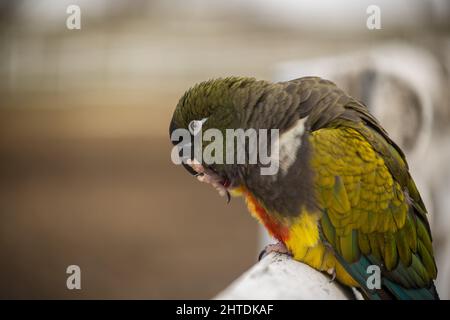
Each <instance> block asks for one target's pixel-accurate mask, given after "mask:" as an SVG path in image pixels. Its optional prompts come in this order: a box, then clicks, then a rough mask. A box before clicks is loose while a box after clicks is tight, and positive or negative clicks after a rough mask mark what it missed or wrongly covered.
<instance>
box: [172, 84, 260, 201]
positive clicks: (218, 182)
mask: <svg viewBox="0 0 450 320" xmlns="http://www.w3.org/2000/svg"><path fill="white" fill-rule="evenodd" d="M255 82H257V80H255V79H254V78H242V77H229V78H221V79H214V80H209V81H205V82H202V83H199V84H197V85H195V86H194V87H192V88H191V89H189V90H188V91H186V92H185V94H184V95H183V96H182V97H181V99H180V100H179V102H178V104H177V106H176V109H175V111H174V113H173V117H172V121H171V123H170V127H169V134H170V138H171V141H172V143H173V144H174V145H176V146H177V147H178V151H179V153H180V155H181V151H184V155H183V156H184V157H185V158H184V159H183V158H182V160H183V162H182V164H183V166H184V167H185V168H186V169H187V170H188V171H189V172H190V173H191V174H193V175H195V176H196V177H197V178H198V179H199V180H200V181H203V182H208V183H211V184H212V185H213V186H214V187H215V188H216V189H217V190H218V191H219V193H221V194H222V195H227V196H228V198H229V193H228V189H229V188H233V187H236V186H238V185H240V181H239V174H238V172H237V171H238V170H237V166H236V165H234V164H225V161H223V162H222V163H206V162H205V161H202V160H204V159H202V160H199V159H198V158H199V157H197V156H196V155H198V154H199V153H196V152H195V150H194V148H195V143H196V142H198V140H197V139H196V137H198V136H203V134H204V133H205V132H206V131H207V130H208V129H214V130H215V131H216V132H220V133H221V134H222V137H223V139H224V140H225V137H226V133H225V132H226V130H227V129H237V128H240V127H241V118H242V111H243V109H244V108H245V101H244V99H245V93H246V92H247V94H248V91H249V90H250V88H251V87H252V84H253V83H255ZM178 129H183V130H178ZM177 132H178V133H179V132H181V133H183V132H184V135H180V134H177ZM207 140H208V139H205V136H203V139H202V145H201V146H200V147H198V146H197V148H198V149H199V150H197V151H200V153H202V154H203V151H204V150H205V148H207V146H208V145H209V143H211V142H212V141H214V138H212V139H209V141H207ZM223 146H225V141H223ZM186 151H189V152H188V159H186ZM226 152H227V150H226V148H223V158H225V157H226ZM229 152H230V151H229ZM233 152H234V151H233ZM195 160H197V161H195Z"/></svg>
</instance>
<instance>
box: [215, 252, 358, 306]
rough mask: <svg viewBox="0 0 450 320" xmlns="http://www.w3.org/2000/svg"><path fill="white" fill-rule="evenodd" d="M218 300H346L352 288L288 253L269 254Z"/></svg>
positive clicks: (351, 297) (224, 291) (220, 295)
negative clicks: (348, 288) (342, 284)
mask: <svg viewBox="0 0 450 320" xmlns="http://www.w3.org/2000/svg"><path fill="white" fill-rule="evenodd" d="M215 299H218V300H231V299H233V300H236V299H243V300H251V299H258V300H265V299H275V300H283V299H284V300H288V299H293V300H349V299H354V295H353V293H352V291H351V290H347V289H345V288H343V287H342V286H341V285H340V284H338V283H337V282H336V281H331V279H330V277H329V276H328V275H326V274H323V273H321V272H319V271H316V270H314V269H312V268H311V267H309V266H307V265H306V264H303V263H300V262H297V261H295V260H293V259H292V258H291V257H289V256H288V255H284V254H276V253H270V254H269V255H267V256H266V257H264V258H263V259H262V260H261V261H259V262H258V263H257V264H255V265H254V266H253V267H251V268H250V269H249V270H248V271H247V272H245V273H244V274H242V275H241V276H240V277H239V278H238V279H236V280H235V281H234V282H233V283H231V285H230V286H229V287H228V288H226V289H225V290H223V291H222V292H221V293H219V294H218V295H217V296H216V297H215Z"/></svg>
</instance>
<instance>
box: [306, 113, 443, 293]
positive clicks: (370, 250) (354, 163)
mask: <svg viewBox="0 0 450 320" xmlns="http://www.w3.org/2000/svg"><path fill="white" fill-rule="evenodd" d="M363 109H364V108H363ZM363 111H364V110H363ZM369 116H370V115H369ZM370 117H371V116H370ZM375 121H376V120H375ZM365 124H367V123H365ZM365 124H364V123H362V122H361V121H359V122H354V121H346V120H345V119H342V118H341V120H340V124H339V125H333V126H332V127H330V128H323V129H319V130H316V131H313V132H312V133H311V141H312V145H313V149H314V156H313V158H312V161H311V164H312V166H313V167H314V171H315V172H316V173H317V179H316V181H317V184H316V187H317V194H318V195H319V196H318V198H319V199H318V200H319V204H320V206H321V208H322V209H323V215H322V218H321V221H320V228H321V237H322V240H323V241H325V242H326V243H328V244H329V245H330V246H331V247H332V248H333V250H334V252H335V256H336V257H337V259H338V261H339V262H340V263H341V264H342V265H343V267H344V268H345V269H346V270H347V272H348V273H349V274H350V275H351V276H352V277H353V278H354V279H355V280H356V281H357V282H358V283H359V284H360V285H361V288H362V289H363V291H364V292H365V294H366V295H368V296H370V297H372V298H380V295H381V294H383V293H386V292H388V293H389V294H390V295H392V296H395V297H397V298H400V299H408V298H409V299H411V298H417V299H427V298H428V299H433V298H437V293H436V290H435V288H434V284H433V279H435V278H436V273H437V270H436V265H435V261H434V258H433V250H432V245H431V234H430V230H429V225H428V222H427V219H426V216H425V215H426V210H425V207H424V205H423V202H422V200H421V199H420V195H419V193H418V191H417V189H416V187H415V185H414V181H413V180H412V178H411V177H410V175H409V173H408V168H407V165H406V161H405V160H404V156H403V154H401V153H400V152H398V151H397V150H398V147H396V146H395V145H393V144H391V143H390V140H388V139H386V138H385V133H384V132H383V131H382V130H375V129H372V128H371V126H367V125H365ZM375 124H377V123H376V122H375ZM386 136H387V135H386ZM370 265H378V266H380V267H381V274H382V277H381V278H382V279H381V285H382V290H370V289H369V288H368V284H367V279H368V277H369V276H370V275H371V273H368V267H369V266H370Z"/></svg>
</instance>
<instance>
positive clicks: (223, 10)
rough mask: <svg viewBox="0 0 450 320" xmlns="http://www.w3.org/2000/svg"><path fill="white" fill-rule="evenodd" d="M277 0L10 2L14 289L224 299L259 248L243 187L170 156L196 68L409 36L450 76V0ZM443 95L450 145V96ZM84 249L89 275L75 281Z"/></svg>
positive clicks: (1, 113) (250, 71)
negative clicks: (73, 268)
mask: <svg viewBox="0 0 450 320" xmlns="http://www.w3.org/2000/svg"><path fill="white" fill-rule="evenodd" d="M277 3H279V2H276V1H271V0H266V1H248V2H245V4H243V3H241V2H239V1H235V0H233V1H228V2H223V3H212V2H210V1H203V0H191V1H181V0H178V1H162V0H159V1H156V0H155V1H143V0H140V1H125V0H114V1H106V0H103V1H99V0H97V1H75V0H74V1H66V0H64V1H56V0H41V1H30V0H28V1H17V0H14V1H5V0H4V1H0V97H1V98H0V298H144V299H146V298H193V299H196V298H210V297H213V296H214V295H215V294H217V293H218V292H219V291H220V290H222V289H223V288H225V287H226V286H227V285H228V284H229V283H230V282H231V281H232V280H233V279H235V278H236V277H237V276H239V275H240V274H241V273H242V272H243V271H244V270H246V269H247V268H248V267H250V266H251V265H252V264H253V263H254V262H255V261H256V258H257V248H258V243H259V242H258V232H257V230H258V229H257V225H256V222H255V221H253V219H252V218H251V217H250V216H249V214H248V213H247V212H246V209H245V205H244V204H243V202H242V201H241V200H239V199H235V200H233V201H232V203H231V204H230V205H227V204H226V202H225V200H224V199H223V198H220V197H219V196H218V195H217V194H216V192H215V191H214V190H213V189H212V188H209V187H207V186H206V185H202V184H200V183H198V182H196V181H195V180H194V179H193V178H192V177H191V176H190V175H188V174H187V173H186V172H185V171H184V170H183V169H182V168H180V167H177V166H175V165H173V164H172V163H171V161H170V150H171V144H170V141H169V137H168V124H169V121H170V118H171V115H172V112H173V110H174V107H175V105H176V103H177V100H178V99H179V97H180V96H181V95H182V94H183V92H184V91H185V90H186V89H187V88H189V87H190V86H191V85H193V84H194V83H196V82H199V81H203V80H206V79H209V78H215V77H220V76H229V75H244V76H254V77H256V78H262V79H269V80H270V79H274V78H275V77H277V72H278V71H277V70H280V69H279V66H280V63H282V62H285V61H291V60H298V59H300V60H302V59H306V60H305V61H307V60H308V59H315V58H317V57H319V56H322V55H327V56H330V55H342V54H344V55H345V54H350V53H352V52H355V51H358V50H359V51H360V50H369V51H370V50H371V49H372V48H375V47H378V46H380V45H383V44H384V43H386V42H391V43H392V42H394V43H397V42H401V43H405V44H408V45H411V46H414V47H417V48H422V49H426V50H427V52H428V53H429V54H430V55H431V56H432V57H433V59H435V60H436V64H437V65H438V66H439V71H438V73H439V77H441V78H439V81H438V82H439V84H440V85H442V86H443V87H444V88H447V89H448V82H446V81H448V74H449V69H450V68H449V66H450V35H449V25H448V21H449V19H448V18H449V16H448V14H449V12H450V9H449V6H448V2H446V1H406V2H405V1H399V3H400V5H398V4H396V5H391V4H389V3H390V1H378V3H379V5H380V7H381V14H382V16H381V17H382V26H383V27H382V29H381V30H374V31H370V30H368V29H367V28H366V19H367V16H368V15H367V14H366V8H367V6H368V5H369V4H377V1H349V3H348V7H346V8H343V7H339V6H338V4H336V3H334V2H333V1H324V3H323V7H318V5H317V4H315V2H314V1H301V2H295V1H286V3H285V4H283V6H281V3H279V4H277ZM69 4H77V5H79V6H80V9H81V29H80V30H69V29H67V28H66V18H67V17H68V14H67V13H66V8H67V6H68V5H69ZM401 4H403V5H401ZM296 73H297V72H296ZM303 75H308V74H303V73H302V72H301V70H299V71H298V75H297V77H299V76H303ZM278 76H279V74H278ZM343 83H344V82H343ZM442 91H445V90H442ZM436 101H437V102H436ZM436 101H433V108H435V107H436V110H437V111H436V114H438V115H440V116H439V121H440V122H439V121H438V124H437V125H436V128H439V130H441V131H438V134H437V136H438V137H439V138H440V139H441V140H444V142H442V143H443V144H445V145H447V143H448V140H445V139H444V137H446V136H448V130H447V129H448V127H449V126H448V125H449V123H450V121H448V113H449V112H448V110H449V105H448V96H445V97H443V98H442V97H439V99H437V100H436ZM440 132H445V133H444V134H443V135H441V134H440ZM437 140H439V139H437V138H436V139H431V140H430V142H429V143H430V144H431V145H433V142H434V141H437ZM439 141H440V140H439ZM440 143H441V142H440ZM449 145H450V144H449ZM439 148H440V147H439ZM440 150H442V149H440ZM449 154H450V153H449ZM449 159H450V157H449ZM447 165H448V164H445V165H444V164H440V166H441V167H442V168H443V170H445V172H449V171H448V166H447ZM446 166H447V167H446ZM427 175H428V173H427ZM448 176H449V177H450V175H448ZM444 187H447V188H448V187H449V185H448V184H446V185H445V186H444ZM443 206H444V207H445V208H444V209H445V210H446V209H450V204H448V203H447V204H445V205H443ZM445 210H442V211H445ZM444 230H445V231H446V230H447V229H444ZM446 241H447V240H446V239H444V240H442V241H441V243H443V244H442V246H443V247H445V248H450V247H449V246H448V245H447V246H445V243H448V242H446ZM446 255H450V253H449V252H448V249H445V252H444V253H443V254H442V256H446ZM71 264H76V265H79V266H80V267H81V270H82V280H81V285H82V289H81V290H73V291H69V290H67V288H66V278H67V274H66V268H67V266H68V265H71ZM447 279H448V278H447ZM449 284H450V282H449ZM444 286H445V287H447V285H446V284H445V285H444Z"/></svg>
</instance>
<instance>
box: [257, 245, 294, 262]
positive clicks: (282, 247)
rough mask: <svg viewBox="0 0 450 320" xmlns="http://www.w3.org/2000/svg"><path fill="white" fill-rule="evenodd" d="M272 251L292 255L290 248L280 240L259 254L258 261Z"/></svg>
mask: <svg viewBox="0 0 450 320" xmlns="http://www.w3.org/2000/svg"><path fill="white" fill-rule="evenodd" d="M271 252H276V253H282V254H287V255H292V254H291V252H290V251H289V249H288V248H286V246H285V245H284V243H283V242H281V241H278V242H277V243H273V244H269V245H267V246H266V247H265V248H264V249H263V250H262V251H261V253H260V254H259V257H258V261H260V260H261V259H262V258H264V257H265V256H267V255H268V254H269V253H271Z"/></svg>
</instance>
